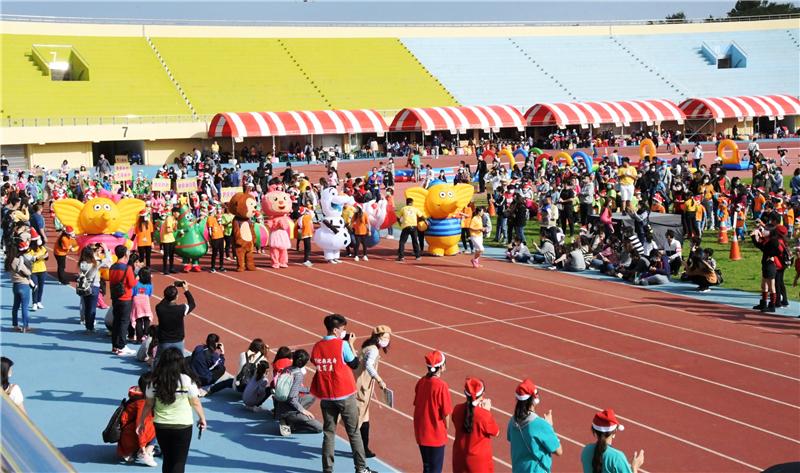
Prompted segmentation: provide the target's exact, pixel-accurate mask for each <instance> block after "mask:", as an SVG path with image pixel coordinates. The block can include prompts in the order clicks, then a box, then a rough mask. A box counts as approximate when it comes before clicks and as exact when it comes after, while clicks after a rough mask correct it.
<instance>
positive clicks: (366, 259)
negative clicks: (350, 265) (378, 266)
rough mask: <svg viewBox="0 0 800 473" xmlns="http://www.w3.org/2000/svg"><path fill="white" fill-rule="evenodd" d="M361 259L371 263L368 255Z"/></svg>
mask: <svg viewBox="0 0 800 473" xmlns="http://www.w3.org/2000/svg"><path fill="white" fill-rule="evenodd" d="M361 259H363V260H364V261H369V258H367V255H364V257H363V258H361Z"/></svg>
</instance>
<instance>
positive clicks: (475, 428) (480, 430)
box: [453, 377, 500, 473]
mask: <svg viewBox="0 0 800 473" xmlns="http://www.w3.org/2000/svg"><path fill="white" fill-rule="evenodd" d="M485 388H486V386H485V385H484V383H483V381H481V380H480V379H478V378H471V377H470V378H467V380H466V382H465V383H464V395H465V396H466V397H467V402H465V403H463V404H459V405H457V406H456V407H455V408H454V409H453V426H454V427H455V431H456V435H455V437H456V439H455V441H454V442H453V473H462V472H464V473H466V472H471V473H492V472H494V460H493V459H492V438H493V437H497V436H498V435H499V434H500V427H498V425H497V422H495V421H494V418H493V417H492V412H491V410H492V401H491V400H490V399H488V398H484V397H483V394H484V391H485Z"/></svg>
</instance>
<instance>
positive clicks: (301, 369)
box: [300, 366, 308, 376]
mask: <svg viewBox="0 0 800 473" xmlns="http://www.w3.org/2000/svg"><path fill="white" fill-rule="evenodd" d="M300 372H301V373H303V376H305V375H306V373H307V372H308V370H307V369H306V368H305V366H304V367H302V368H300Z"/></svg>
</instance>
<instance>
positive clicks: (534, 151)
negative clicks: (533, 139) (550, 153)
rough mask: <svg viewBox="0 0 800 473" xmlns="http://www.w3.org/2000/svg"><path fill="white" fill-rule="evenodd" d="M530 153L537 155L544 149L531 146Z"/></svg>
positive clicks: (542, 152)
mask: <svg viewBox="0 0 800 473" xmlns="http://www.w3.org/2000/svg"><path fill="white" fill-rule="evenodd" d="M531 153H533V154H535V155H536V156H539V155H540V154H544V151H542V150H540V149H539V148H531Z"/></svg>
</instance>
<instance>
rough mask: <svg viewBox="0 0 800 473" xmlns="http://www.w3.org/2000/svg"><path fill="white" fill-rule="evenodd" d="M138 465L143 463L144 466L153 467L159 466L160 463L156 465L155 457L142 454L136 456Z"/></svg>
mask: <svg viewBox="0 0 800 473" xmlns="http://www.w3.org/2000/svg"><path fill="white" fill-rule="evenodd" d="M136 463H141V464H142V465H147V466H152V467H156V466H158V463H156V461H155V460H153V457H151V456H150V455H148V454H147V453H144V454H141V453H140V454H138V455H136Z"/></svg>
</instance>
